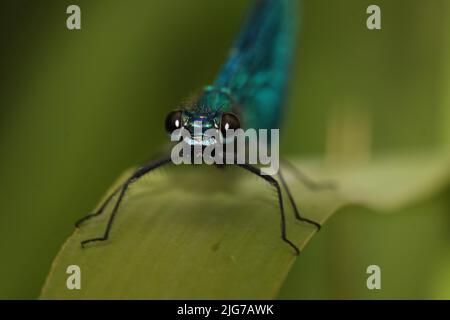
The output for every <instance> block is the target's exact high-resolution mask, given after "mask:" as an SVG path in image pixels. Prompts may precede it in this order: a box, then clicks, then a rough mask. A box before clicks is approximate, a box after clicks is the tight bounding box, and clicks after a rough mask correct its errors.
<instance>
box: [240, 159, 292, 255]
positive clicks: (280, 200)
mask: <svg viewBox="0 0 450 320" xmlns="http://www.w3.org/2000/svg"><path fill="white" fill-rule="evenodd" d="M238 166H239V167H241V168H243V169H245V170H248V171H250V172H251V173H253V174H255V175H257V176H258V177H260V178H262V179H264V180H266V181H267V182H269V183H270V184H271V185H272V186H273V187H275V189H276V190H277V195H278V204H279V206H280V215H281V239H283V241H284V242H286V243H287V244H289V245H290V246H291V247H292V248H293V249H294V250H295V254H296V255H298V254H300V249H299V248H298V247H297V246H296V245H295V244H293V243H292V242H291V241H290V240H289V239H288V238H287V236H286V217H285V214H284V207H283V197H282V194H281V188H280V185H279V184H278V181H277V180H275V179H274V178H272V177H271V176H268V175H263V174H262V173H261V170H260V169H259V168H257V167H254V166H252V165H249V164H238Z"/></svg>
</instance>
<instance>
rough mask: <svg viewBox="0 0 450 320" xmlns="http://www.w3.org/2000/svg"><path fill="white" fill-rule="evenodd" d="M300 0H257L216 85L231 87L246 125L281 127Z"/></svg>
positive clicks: (253, 126) (249, 126)
mask: <svg viewBox="0 0 450 320" xmlns="http://www.w3.org/2000/svg"><path fill="white" fill-rule="evenodd" d="M296 2H298V0H256V2H255V4H254V6H253V9H252V10H251V12H250V15H249V17H248V18H247V21H246V22H245V24H244V26H243V28H242V31H241V32H240V34H239V36H238V37H237V39H236V41H235V44H234V46H233V48H232V50H231V53H230V56H229V58H228V60H227V62H226V63H225V65H224V66H223V68H222V70H221V72H220V74H219V76H218V78H217V79H216V82H215V84H214V85H215V87H222V88H224V87H225V88H228V89H229V90H230V92H231V95H232V96H233V97H234V98H235V99H236V101H237V103H238V104H239V106H240V108H241V110H240V112H241V117H242V121H243V122H244V126H245V127H246V128H267V129H269V128H278V127H279V121H280V118H281V111H282V105H283V101H284V97H285V90H286V84H287V81H288V77H289V69H290V66H291V60H292V56H293V52H294V46H295V34H296V19H295V18H296V15H297V14H298V12H297V6H296Z"/></svg>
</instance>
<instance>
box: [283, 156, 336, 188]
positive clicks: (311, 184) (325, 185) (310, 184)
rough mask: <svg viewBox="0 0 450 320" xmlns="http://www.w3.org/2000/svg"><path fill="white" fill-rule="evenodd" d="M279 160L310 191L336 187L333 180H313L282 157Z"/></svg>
mask: <svg viewBox="0 0 450 320" xmlns="http://www.w3.org/2000/svg"><path fill="white" fill-rule="evenodd" d="M281 162H282V163H283V164H284V165H285V166H286V167H288V168H289V170H291V171H292V172H293V173H294V174H295V177H296V178H297V180H298V181H300V182H301V183H303V184H304V185H305V187H307V188H308V189H310V190H311V191H321V190H332V189H336V188H337V185H336V183H334V182H333V181H324V182H316V181H313V180H311V179H310V178H309V177H308V176H307V175H306V174H305V173H303V172H302V171H301V170H300V169H298V168H297V167H296V166H294V165H293V164H292V163H290V162H289V161H287V160H285V159H282V160H281Z"/></svg>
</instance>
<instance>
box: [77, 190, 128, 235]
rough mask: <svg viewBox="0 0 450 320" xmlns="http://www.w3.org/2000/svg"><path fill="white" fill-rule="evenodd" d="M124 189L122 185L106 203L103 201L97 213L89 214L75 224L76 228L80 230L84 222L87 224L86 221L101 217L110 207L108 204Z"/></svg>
mask: <svg viewBox="0 0 450 320" xmlns="http://www.w3.org/2000/svg"><path fill="white" fill-rule="evenodd" d="M122 187H123V185H121V186H120V187H118V188H117V189H116V190H114V192H113V193H111V194H110V195H109V196H108V198H107V199H106V200H105V201H103V203H102V205H101V206H100V208H98V209H97V211H95V212H94V213H91V214H88V215H86V216H84V217H83V218H81V219H80V220H78V221H77V222H76V223H75V227H77V228H79V227H80V226H81V225H82V224H83V222H85V221H86V220H89V219H91V218H93V217H96V216H99V215H101V214H102V212H103V210H105V208H106V206H107V205H108V203H109V202H110V201H111V199H112V198H114V196H115V195H116V194H117V192H119V191H120V189H122Z"/></svg>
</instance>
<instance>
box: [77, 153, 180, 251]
mask: <svg viewBox="0 0 450 320" xmlns="http://www.w3.org/2000/svg"><path fill="white" fill-rule="evenodd" d="M169 162H171V159H170V157H165V158H162V159H160V160H157V161H154V162H151V163H149V164H147V165H145V166H143V167H141V168H139V169H138V170H136V171H135V172H134V173H133V175H132V176H131V177H129V178H128V179H127V181H125V183H124V184H123V185H122V186H121V187H120V188H119V189H118V190H117V191H119V190H120V194H119V198H118V199H117V201H116V204H115V206H114V208H113V211H112V213H111V216H110V217H109V220H108V225H107V226H106V229H105V233H104V234H103V236H102V237H99V238H93V239H88V240H84V241H82V242H81V246H82V247H84V245H85V244H87V243H89V242H96V241H105V240H108V237H109V232H110V231H111V226H112V224H113V222H114V218H115V216H116V213H117V210H118V209H119V206H120V203H121V202H122V199H123V196H124V195H125V192H126V191H127V189H128V187H129V185H130V184H131V183H133V182H135V181H136V180H138V179H139V178H141V177H142V176H144V175H145V174H147V173H149V172H150V171H152V170H154V169H156V168H159V167H161V166H163V165H165V164H167V163H169ZM114 194H115V193H113V194H112V195H111V196H110V197H109V198H108V199H107V200H106V202H108V201H109V200H110V199H111V198H112V197H113V196H114ZM105 206H106V205H105ZM102 207H104V206H102ZM86 219H88V218H86ZM86 219H85V220H86Z"/></svg>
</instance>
